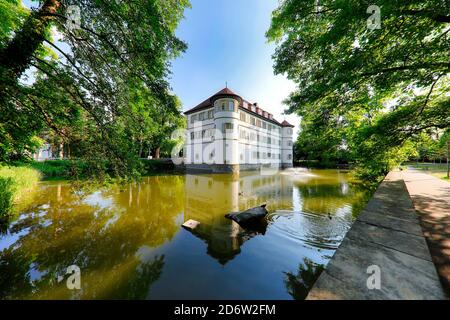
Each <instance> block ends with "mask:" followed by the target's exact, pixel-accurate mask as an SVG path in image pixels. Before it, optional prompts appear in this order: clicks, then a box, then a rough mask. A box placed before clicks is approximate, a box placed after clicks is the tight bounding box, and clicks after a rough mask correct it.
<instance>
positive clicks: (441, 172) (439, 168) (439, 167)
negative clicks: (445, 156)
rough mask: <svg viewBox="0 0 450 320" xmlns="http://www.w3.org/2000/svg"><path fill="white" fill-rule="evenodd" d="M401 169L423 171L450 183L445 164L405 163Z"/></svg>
mask: <svg viewBox="0 0 450 320" xmlns="http://www.w3.org/2000/svg"><path fill="white" fill-rule="evenodd" d="M402 167H412V168H415V169H419V170H422V171H424V172H425V173H427V174H430V175H432V176H435V177H436V178H439V179H443V180H446V181H450V180H449V179H448V178H447V164H446V163H429V162H419V163H417V162H407V163H404V164H403V165H402Z"/></svg>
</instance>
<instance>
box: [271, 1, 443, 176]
mask: <svg viewBox="0 0 450 320" xmlns="http://www.w3.org/2000/svg"><path fill="white" fill-rule="evenodd" d="M373 4H376V5H378V6H379V7H380V9H381V29H375V30H370V29H368V28H367V19H368V18H369V16H370V14H367V13H366V10H367V8H368V7H369V6H370V5H373ZM449 12H450V3H449V2H448V1H445V0H429V1H419V0H414V1H410V0H408V1H406V0H396V1H391V0H381V1H377V2H376V3H373V2H371V1H354V0H345V1H331V0H324V1H320V5H319V6H318V2H317V1H315V0H308V1H304V0H285V1H282V2H281V3H280V6H279V8H278V9H276V10H275V11H274V12H273V17H272V24H271V27H270V29H269V30H268V32H267V37H268V39H269V40H272V41H275V42H276V43H277V45H278V47H277V49H276V52H275V54H274V60H275V67H274V68H275V72H276V73H279V74H283V73H284V74H286V75H287V76H288V78H289V79H292V80H293V81H295V82H296V83H297V85H298V86H297V89H296V90H295V91H294V92H293V93H292V94H291V95H290V97H289V98H288V99H287V100H286V101H285V102H286V104H287V106H288V112H295V113H297V114H298V115H300V116H301V117H302V118H303V121H304V122H305V130H306V132H305V134H301V138H300V140H301V141H300V143H299V146H298V148H300V149H303V148H304V146H305V144H306V143H307V139H311V137H316V139H312V142H313V143H316V146H317V147H316V146H314V147H312V148H315V150H313V152H312V154H315V155H317V154H320V153H321V151H323V154H324V155H325V156H328V157H330V156H331V157H335V155H333V153H334V152H336V150H339V148H338V147H339V146H342V145H345V146H346V147H347V148H348V149H347V150H348V153H347V155H346V156H349V157H350V159H351V160H353V161H355V162H356V164H357V165H358V166H360V169H359V172H361V173H362V175H363V176H366V177H370V178H371V179H378V178H379V177H380V176H382V175H383V174H384V173H385V172H386V171H388V170H390V168H391V167H392V166H394V165H396V164H398V161H401V160H402V159H405V157H407V156H408V155H409V154H408V152H410V151H411V152H413V153H414V150H413V149H411V148H410V147H409V146H406V144H408V141H412V140H413V139H415V138H416V137H417V136H418V135H420V134H421V133H423V132H428V131H429V130H440V129H445V128H448V127H449V126H450V108H449V105H450V95H449V94H448V92H449V91H450V90H449V89H450V87H449V84H450V81H449V80H450V76H449V69H450V63H449V52H450V41H449V39H448V32H449V29H448V27H449V23H450V16H449V15H448V13H449ZM317 142H319V143H317ZM298 148H297V149H298ZM330 150H332V151H331V155H330ZM303 152H304V153H308V152H310V151H309V150H308V149H304V151H303Z"/></svg>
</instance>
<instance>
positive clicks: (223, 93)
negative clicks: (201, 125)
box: [184, 88, 293, 127]
mask: <svg viewBox="0 0 450 320" xmlns="http://www.w3.org/2000/svg"><path fill="white" fill-rule="evenodd" d="M230 96H231V97H236V98H238V100H239V108H242V109H244V110H245V111H246V112H248V113H250V114H252V115H254V116H256V117H259V118H261V119H264V120H266V121H269V122H273V123H275V124H277V125H279V126H283V123H279V122H278V121H277V120H275V119H274V118H273V117H272V114H270V113H269V112H266V111H264V110H263V109H261V108H260V107H259V106H257V104H256V103H250V102H248V101H247V100H245V99H242V98H241V96H240V95H238V94H236V93H234V92H233V91H232V90H230V89H229V88H223V89H222V90H220V91H218V92H217V93H215V94H214V95H212V96H211V97H209V98H208V99H206V100H205V101H203V102H201V103H199V104H198V105H196V106H195V107H193V108H191V109H189V110H187V111H186V112H185V113H184V114H186V115H188V114H191V113H194V112H197V111H201V110H204V109H208V108H212V107H213V104H214V101H215V100H216V99H218V98H221V97H230ZM249 105H251V106H255V109H256V110H261V113H262V114H259V113H258V112H255V111H252V110H251V108H250V107H248V106H249ZM246 106H247V107H246ZM264 114H266V115H267V116H264ZM269 116H270V117H271V118H269ZM284 122H285V123H287V125H286V126H291V127H293V125H291V124H290V123H288V122H287V121H284Z"/></svg>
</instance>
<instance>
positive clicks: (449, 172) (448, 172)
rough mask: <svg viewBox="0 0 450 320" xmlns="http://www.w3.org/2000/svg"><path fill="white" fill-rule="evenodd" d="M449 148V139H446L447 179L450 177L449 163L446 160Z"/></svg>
mask: <svg viewBox="0 0 450 320" xmlns="http://www.w3.org/2000/svg"><path fill="white" fill-rule="evenodd" d="M449 149H450V141H447V179H450V163H449V162H448V156H449V153H450V152H449Z"/></svg>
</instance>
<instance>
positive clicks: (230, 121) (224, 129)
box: [211, 88, 242, 172]
mask: <svg viewBox="0 0 450 320" xmlns="http://www.w3.org/2000/svg"><path fill="white" fill-rule="evenodd" d="M241 102H242V98H241V97H240V96H238V95H237V94H235V93H234V92H232V91H231V90H230V89H228V88H225V89H223V90H221V91H219V92H218V93H217V94H215V95H214V96H213V97H212V101H211V103H212V104H213V105H214V125H215V129H216V130H215V132H216V133H215V137H214V138H215V139H214V149H215V150H214V152H215V156H214V159H215V164H218V165H219V166H217V167H218V168H221V169H222V170H223V171H225V172H238V171H239V156H238V153H239V150H238V148H239V143H238V139H239V130H238V129H239V113H238V109H239V105H240V104H241ZM222 170H218V171H222Z"/></svg>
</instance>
